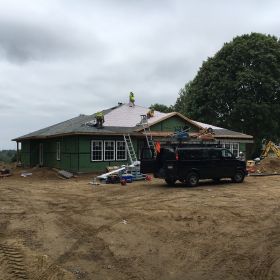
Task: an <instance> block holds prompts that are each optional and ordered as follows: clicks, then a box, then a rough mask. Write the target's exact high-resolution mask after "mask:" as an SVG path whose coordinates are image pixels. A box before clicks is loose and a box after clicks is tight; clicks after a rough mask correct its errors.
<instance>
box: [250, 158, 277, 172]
mask: <svg viewBox="0 0 280 280" xmlns="http://www.w3.org/2000/svg"><path fill="white" fill-rule="evenodd" d="M255 169H256V173H272V174H273V173H274V174H275V173H279V174H280V160H279V159H278V158H269V157H267V158H264V159H263V160H261V161H260V163H259V164H257V165H256V166H255Z"/></svg>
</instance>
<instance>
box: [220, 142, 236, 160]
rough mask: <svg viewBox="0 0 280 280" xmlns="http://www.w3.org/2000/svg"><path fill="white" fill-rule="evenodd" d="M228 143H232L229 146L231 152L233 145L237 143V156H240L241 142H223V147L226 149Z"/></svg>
mask: <svg viewBox="0 0 280 280" xmlns="http://www.w3.org/2000/svg"><path fill="white" fill-rule="evenodd" d="M226 144H227V145H230V147H229V149H228V150H229V151H231V153H232V154H233V145H234V144H236V145H237V157H238V156H239V152H240V147H239V143H238V142H222V143H221V145H222V147H223V148H225V149H226V147H225V146H226Z"/></svg>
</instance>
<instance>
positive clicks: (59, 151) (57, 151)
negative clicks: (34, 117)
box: [56, 142, 61, 160]
mask: <svg viewBox="0 0 280 280" xmlns="http://www.w3.org/2000/svg"><path fill="white" fill-rule="evenodd" d="M60 147H61V146H60V142H56V160H60V154H61V150H60Z"/></svg>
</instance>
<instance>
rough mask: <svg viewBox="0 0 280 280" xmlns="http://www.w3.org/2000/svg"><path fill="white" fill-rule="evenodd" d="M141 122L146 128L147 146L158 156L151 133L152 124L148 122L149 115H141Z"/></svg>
mask: <svg viewBox="0 0 280 280" xmlns="http://www.w3.org/2000/svg"><path fill="white" fill-rule="evenodd" d="M141 124H142V127H143V130H144V135H145V136H146V141H147V146H148V148H149V150H150V153H151V156H153V155H154V156H156V147H155V143H154V140H153V136H152V133H151V129H150V126H149V124H148V118H147V115H141Z"/></svg>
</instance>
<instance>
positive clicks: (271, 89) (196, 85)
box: [175, 33, 280, 143]
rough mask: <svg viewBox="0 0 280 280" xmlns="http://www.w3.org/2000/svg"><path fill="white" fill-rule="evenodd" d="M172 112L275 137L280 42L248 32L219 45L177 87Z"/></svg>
mask: <svg viewBox="0 0 280 280" xmlns="http://www.w3.org/2000/svg"><path fill="white" fill-rule="evenodd" d="M175 109H176V110H178V111H179V112H181V113H183V114H186V115H187V116H189V117H190V118H193V119H196V120H198V121H202V122H206V123H211V124H214V125H217V126H221V127H225V128H228V129H232V130H236V131H240V132H244V133H247V134H251V135H253V136H254V137H255V140H256V142H257V143H260V141H261V139H262V138H266V139H271V140H274V141H276V140H278V139H279V138H280V122H279V119H280V42H279V40H278V39H277V38H276V37H274V36H270V35H264V34H259V33H251V34H250V35H243V36H238V37H235V38H234V39H233V40H232V41H231V42H230V43H226V44H224V46H223V47H222V49H221V50H220V51H218V52H217V53H216V54H215V56H214V57H213V58H208V59H207V61H206V62H203V64H202V66H201V68H200V69H199V71H198V73H197V75H196V77H195V78H194V80H193V81H192V82H190V83H188V84H186V86H185V87H184V88H183V89H181V91H180V93H179V97H178V99H177V102H176V104H175Z"/></svg>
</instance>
